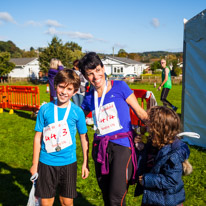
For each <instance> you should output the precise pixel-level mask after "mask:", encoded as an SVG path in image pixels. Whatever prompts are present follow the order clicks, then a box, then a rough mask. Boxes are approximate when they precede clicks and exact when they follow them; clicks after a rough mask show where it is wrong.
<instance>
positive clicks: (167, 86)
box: [162, 67, 172, 89]
mask: <svg viewBox="0 0 206 206" xmlns="http://www.w3.org/2000/svg"><path fill="white" fill-rule="evenodd" d="M166 68H168V69H169V73H168V79H167V81H166V82H165V84H164V85H163V88H169V89H171V88H172V80H171V73H170V68H169V67H165V69H166ZM165 69H162V82H163V81H164V79H165Z"/></svg>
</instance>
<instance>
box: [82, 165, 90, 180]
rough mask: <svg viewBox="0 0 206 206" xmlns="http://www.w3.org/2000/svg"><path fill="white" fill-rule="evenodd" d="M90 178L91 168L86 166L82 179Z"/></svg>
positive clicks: (83, 168)
mask: <svg viewBox="0 0 206 206" xmlns="http://www.w3.org/2000/svg"><path fill="white" fill-rule="evenodd" d="M88 176H89V168H88V167H87V165H86V164H83V165H82V179H86V178H87V177H88Z"/></svg>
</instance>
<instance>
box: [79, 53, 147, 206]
mask: <svg viewBox="0 0 206 206" xmlns="http://www.w3.org/2000/svg"><path fill="white" fill-rule="evenodd" d="M79 67H80V71H81V72H82V74H83V75H84V76H85V78H86V79H87V80H88V81H89V82H90V83H91V84H92V85H93V86H94V89H93V90H92V91H90V92H88V93H87V94H86V96H85V98H84V101H83V103H82V105H81V107H82V108H83V110H84V112H85V115H87V114H88V113H89V112H90V111H92V114H93V119H94V129H95V135H94V142H93V152H92V153H93V158H94V161H95V170H96V177H97V181H98V184H99V187H100V189H101V191H102V194H103V200H104V204H105V205H106V206H110V205H111V206H114V205H118V206H120V205H125V196H126V193H127V190H128V186H129V182H130V181H132V179H134V175H135V172H136V156H135V154H134V144H133V133H132V125H131V119H130V113H129V107H131V108H132V109H133V110H134V111H135V113H136V114H137V115H138V116H139V118H141V119H142V120H146V119H147V113H146V112H145V110H144V109H142V108H141V107H140V106H139V104H138V102H137V99H136V97H135V95H134V94H133V91H132V90H131V89H130V88H129V87H128V85H127V84H126V83H125V82H122V81H112V82H111V81H108V80H106V79H105V69H104V65H103V64H102V62H101V60H100V58H99V56H98V55H97V54H96V53H94V52H90V53H88V54H86V55H85V56H84V57H83V58H82V59H81V60H80V62H79Z"/></svg>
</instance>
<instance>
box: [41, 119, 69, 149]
mask: <svg viewBox="0 0 206 206" xmlns="http://www.w3.org/2000/svg"><path fill="white" fill-rule="evenodd" d="M57 138H59V139H58V145H57ZM43 141H44V143H45V149H46V151H47V153H51V152H56V147H57V146H59V147H61V149H64V148H66V147H69V146H71V145H72V138H71V134H70V131H69V127H68V124H67V122H66V121H63V120H62V121H59V122H57V123H52V124H49V125H48V126H47V127H44V129H43Z"/></svg>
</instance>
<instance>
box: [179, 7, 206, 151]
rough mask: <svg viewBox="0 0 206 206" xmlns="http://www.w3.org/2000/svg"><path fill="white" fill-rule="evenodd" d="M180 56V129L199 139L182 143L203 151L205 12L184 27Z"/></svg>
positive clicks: (205, 137)
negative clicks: (191, 133) (181, 69)
mask: <svg viewBox="0 0 206 206" xmlns="http://www.w3.org/2000/svg"><path fill="white" fill-rule="evenodd" d="M183 53H184V64H183V65H184V66H183V82H182V86H183V87H182V123H183V128H184V131H186V132H196V133H198V134H199V135H200V138H199V139H196V138H190V137H185V138H184V140H185V141H187V142H188V143H189V144H191V145H198V146H201V147H206V9H205V10H204V11H202V12H200V13H199V14H198V15H196V16H194V17H193V18H192V19H190V20H189V21H187V22H186V23H185V25H184V51H183Z"/></svg>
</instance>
